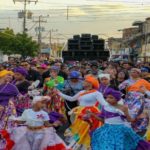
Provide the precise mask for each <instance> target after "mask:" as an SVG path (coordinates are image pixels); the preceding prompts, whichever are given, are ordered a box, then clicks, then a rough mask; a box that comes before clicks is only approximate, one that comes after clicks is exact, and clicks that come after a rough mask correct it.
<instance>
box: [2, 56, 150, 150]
mask: <svg viewBox="0 0 150 150" xmlns="http://www.w3.org/2000/svg"><path fill="white" fill-rule="evenodd" d="M149 117H150V63H144V62H137V63H130V62H126V61H120V62H111V61H110V62H108V61H102V60H99V61H85V60H83V61H80V62H79V61H72V62H66V63H63V62H61V61H60V60H55V61H50V60H41V59H37V58H36V59H35V58H33V59H28V60H10V61H8V62H5V63H2V64H0V150H21V149H22V150H90V149H91V150H150V143H149V142H150V128H149ZM60 131H61V133H63V134H60V133H59V132H60Z"/></svg>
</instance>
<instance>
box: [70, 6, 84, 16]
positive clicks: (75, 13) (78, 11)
mask: <svg viewBox="0 0 150 150" xmlns="http://www.w3.org/2000/svg"><path fill="white" fill-rule="evenodd" d="M68 14H69V16H86V15H87V13H86V12H85V11H84V10H83V9H81V8H79V7H71V8H68Z"/></svg>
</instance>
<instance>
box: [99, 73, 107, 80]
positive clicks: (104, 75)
mask: <svg viewBox="0 0 150 150" xmlns="http://www.w3.org/2000/svg"><path fill="white" fill-rule="evenodd" d="M104 77H105V78H107V79H108V80H110V74H104V73H103V74H99V75H98V78H99V79H101V78H104Z"/></svg>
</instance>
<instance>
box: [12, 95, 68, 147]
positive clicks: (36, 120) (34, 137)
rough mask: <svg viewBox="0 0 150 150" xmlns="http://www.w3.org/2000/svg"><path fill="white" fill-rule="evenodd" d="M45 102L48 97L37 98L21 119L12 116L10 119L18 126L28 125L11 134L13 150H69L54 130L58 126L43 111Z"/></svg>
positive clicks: (16, 129)
mask: <svg viewBox="0 0 150 150" xmlns="http://www.w3.org/2000/svg"><path fill="white" fill-rule="evenodd" d="M45 100H47V97H43V96H36V97H34V99H33V102H32V108H31V109H26V110H25V111H24V112H23V114H22V115H21V116H20V117H17V118H16V117H13V116H11V117H10V118H9V119H10V120H13V121H15V122H17V123H18V124H22V125H23V124H26V126H21V127H16V128H14V129H13V130H12V131H10V132H9V133H10V137H11V139H12V140H13V141H14V146H13V148H12V149H15V150H20V149H22V150H45V149H46V150H52V149H57V150H58V149H59V150H67V146H66V145H65V143H64V142H63V140H62V139H61V138H60V137H59V136H58V135H57V134H56V131H55V129H54V128H53V127H56V126H57V125H58V124H57V123H54V124H50V123H49V116H48V113H47V112H45V111H44V110H43V107H44V105H45Z"/></svg>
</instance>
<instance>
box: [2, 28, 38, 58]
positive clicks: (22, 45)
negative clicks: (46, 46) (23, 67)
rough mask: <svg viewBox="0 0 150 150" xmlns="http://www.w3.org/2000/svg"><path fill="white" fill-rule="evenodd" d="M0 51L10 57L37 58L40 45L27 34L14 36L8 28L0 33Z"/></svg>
mask: <svg viewBox="0 0 150 150" xmlns="http://www.w3.org/2000/svg"><path fill="white" fill-rule="evenodd" d="M0 50H1V51H2V52H3V53H4V54H8V55H10V54H20V55H22V56H24V57H26V56H35V55H37V53H38V51H39V45H38V44H37V42H36V41H33V40H32V37H29V36H28V35H27V34H26V33H23V34H22V33H17V34H14V32H13V30H11V29H9V28H7V29H5V30H4V31H3V32H0Z"/></svg>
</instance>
